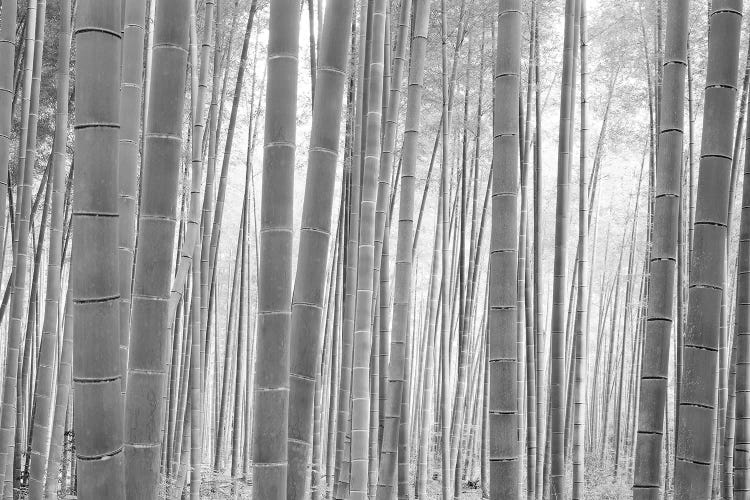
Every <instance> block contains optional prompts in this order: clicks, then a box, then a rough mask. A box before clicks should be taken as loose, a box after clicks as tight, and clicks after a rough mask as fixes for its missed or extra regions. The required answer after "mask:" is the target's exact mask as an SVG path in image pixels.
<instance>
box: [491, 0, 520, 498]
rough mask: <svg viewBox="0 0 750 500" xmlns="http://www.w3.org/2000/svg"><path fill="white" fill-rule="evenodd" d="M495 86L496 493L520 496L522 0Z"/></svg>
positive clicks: (505, 6)
mask: <svg viewBox="0 0 750 500" xmlns="http://www.w3.org/2000/svg"><path fill="white" fill-rule="evenodd" d="M499 9H500V10H499V12H498V17H497V28H498V37H497V49H496V50H497V52H496V60H495V90H494V95H495V99H494V113H495V121H494V126H493V128H494V142H493V161H492V213H493V217H492V238H491V245H490V283H489V293H490V298H489V314H490V316H489V324H490V327H489V328H490V329H489V377H490V401H489V426H490V427H489V432H490V435H489V439H490V444H489V450H490V496H491V497H492V498H516V497H517V496H518V494H519V478H520V475H521V458H520V456H519V451H520V450H519V447H518V437H517V436H516V427H517V421H518V414H519V408H518V407H517V405H518V398H517V395H516V391H517V390H518V387H517V384H516V376H517V373H516V363H517V359H516V355H517V352H516V327H515V323H516V314H517V312H516V307H517V298H516V294H517V288H516V284H515V281H516V276H517V266H518V208H517V206H516V203H517V196H518V179H517V174H516V172H517V170H518V167H519V164H518V162H519V142H518V134H519V116H518V112H519V108H518V98H519V97H518V96H519V89H520V76H521V75H520V71H521V67H520V66H521V61H520V59H521V12H520V2H519V1H518V0H503V1H501V2H499Z"/></svg>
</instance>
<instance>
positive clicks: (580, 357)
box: [571, 0, 590, 500]
mask: <svg viewBox="0 0 750 500" xmlns="http://www.w3.org/2000/svg"><path fill="white" fill-rule="evenodd" d="M586 18H587V13H586V0H580V20H579V23H580V26H581V28H580V30H581V31H580V39H581V41H580V43H581V51H580V57H581V62H580V64H581V147H580V149H581V151H580V167H579V172H578V177H579V179H578V186H579V191H578V207H579V208H578V254H579V255H578V263H577V265H578V298H577V300H576V303H577V309H576V319H575V332H574V337H573V343H574V347H573V350H574V352H575V371H574V374H573V375H572V376H573V412H574V416H573V495H572V497H571V498H573V500H578V499H580V498H583V497H584V488H585V483H584V471H585V467H584V456H585V444H584V440H585V435H586V429H585V422H586V379H587V375H588V374H587V369H588V317H587V305H588V304H587V301H588V294H589V293H590V290H589V277H588V275H589V272H590V271H589V268H590V263H589V261H588V253H589V249H588V246H589V235H588V232H589V227H588V226H589V199H588V193H589V186H588V179H589V178H588V176H589V174H588V171H587V168H588V162H589V159H588V149H587V148H588V96H587V94H586V92H587V83H588V67H587V60H586V56H587V52H588V50H587V45H588V30H587V26H586Z"/></svg>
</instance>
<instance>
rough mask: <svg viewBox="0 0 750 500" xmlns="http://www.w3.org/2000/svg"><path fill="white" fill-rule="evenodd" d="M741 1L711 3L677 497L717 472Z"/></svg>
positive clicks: (695, 491)
mask: <svg viewBox="0 0 750 500" xmlns="http://www.w3.org/2000/svg"><path fill="white" fill-rule="evenodd" d="M742 3H743V2H742V1H741V0H734V1H727V2H713V3H712V7H711V12H710V35H709V42H708V68H707V72H706V91H705V109H706V112H705V114H704V117H703V130H704V134H703V138H702V145H701V161H700V173H699V179H698V193H697V201H696V203H697V204H696V214H695V225H694V241H693V257H692V259H691V261H690V291H689V296H688V318H687V328H686V331H685V345H684V360H683V361H684V364H683V373H682V384H681V388H680V415H679V419H678V422H677V425H678V429H679V434H678V437H677V448H676V452H675V455H676V463H675V495H676V496H678V497H680V498H696V499H697V498H708V497H709V496H710V491H711V476H712V473H713V464H714V460H715V457H714V445H715V442H716V436H715V433H714V432H713V431H710V432H707V429H712V428H714V420H715V417H716V390H717V382H718V381H717V379H716V374H717V371H716V370H717V367H718V352H717V350H718V348H719V335H720V332H719V328H720V324H721V318H720V316H721V302H722V295H723V293H724V292H723V290H724V287H725V286H726V283H725V281H726V280H725V276H726V274H725V272H724V268H725V265H726V245H727V233H726V228H727V206H728V196H729V182H730V176H731V172H730V170H731V163H732V160H731V158H732V138H733V137H732V135H733V134H732V131H733V129H734V114H735V109H734V107H735V106H734V101H735V95H736V93H737V88H736V86H737V66H738V56H739V39H740V25H741V20H742Z"/></svg>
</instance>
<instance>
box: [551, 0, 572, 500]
mask: <svg viewBox="0 0 750 500" xmlns="http://www.w3.org/2000/svg"><path fill="white" fill-rule="evenodd" d="M576 5H577V0H566V3H565V38H564V46H563V70H562V90H561V104H560V132H559V142H558V144H559V150H558V161H557V165H558V170H557V212H556V224H555V264H554V282H553V298H552V328H551V352H550V357H551V373H550V387H549V391H550V395H549V396H550V404H549V420H550V432H551V436H550V438H551V439H550V457H551V470H550V478H551V484H550V496H551V498H553V499H557V498H564V496H565V492H564V481H563V479H564V478H563V476H564V470H565V455H564V453H565V450H564V427H565V351H566V350H565V284H566V279H565V277H566V274H567V269H566V266H567V261H568V259H567V253H568V252H567V248H566V246H567V241H568V232H569V227H568V226H569V223H568V214H569V212H570V201H569V198H570V185H569V182H570V181H569V177H570V175H569V170H570V165H569V164H570V162H569V157H570V148H569V146H570V135H571V116H572V110H573V102H572V101H573V99H572V87H571V85H572V81H573V74H574V68H573V66H574V65H573V45H574V25H575V12H576Z"/></svg>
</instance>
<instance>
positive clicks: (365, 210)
mask: <svg viewBox="0 0 750 500" xmlns="http://www.w3.org/2000/svg"><path fill="white" fill-rule="evenodd" d="M384 37H385V0H375V2H374V5H373V12H372V47H371V49H372V54H371V60H370V67H369V72H370V77H369V92H368V103H367V120H366V136H365V137H366V140H365V156H364V162H363V164H362V193H361V203H360V228H359V250H358V257H357V262H358V265H357V300H356V313H355V320H354V342H353V347H354V351H353V357H352V394H351V398H352V415H351V422H352V424H351V435H352V438H351V483H350V484H351V498H352V499H354V500H357V499H364V498H366V497H367V481H368V466H369V460H368V449H369V446H368V444H369V431H370V424H369V418H370V390H369V386H370V383H369V382H370V376H369V366H370V350H371V347H372V337H371V334H372V331H371V326H372V322H371V317H372V303H373V301H372V296H373V289H372V287H373V275H374V258H375V255H374V244H375V207H376V199H377V184H378V177H379V175H378V173H379V170H380V168H379V167H380V152H381V151H380V150H381V136H380V127H381V113H382V97H383V94H382V85H383V57H384V52H383V51H384Z"/></svg>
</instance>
